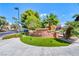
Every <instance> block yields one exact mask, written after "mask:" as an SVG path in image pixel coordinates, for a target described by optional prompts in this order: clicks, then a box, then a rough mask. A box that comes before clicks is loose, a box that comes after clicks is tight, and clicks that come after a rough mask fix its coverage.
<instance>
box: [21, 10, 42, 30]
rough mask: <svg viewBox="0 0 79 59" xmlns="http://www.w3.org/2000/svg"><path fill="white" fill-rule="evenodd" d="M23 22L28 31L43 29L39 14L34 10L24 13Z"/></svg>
mask: <svg viewBox="0 0 79 59" xmlns="http://www.w3.org/2000/svg"><path fill="white" fill-rule="evenodd" d="M21 21H22V23H24V24H25V25H23V27H27V28H28V29H36V28H39V27H41V22H40V17H39V14H38V12H35V11H33V10H27V11H25V12H24V13H22V15H21Z"/></svg>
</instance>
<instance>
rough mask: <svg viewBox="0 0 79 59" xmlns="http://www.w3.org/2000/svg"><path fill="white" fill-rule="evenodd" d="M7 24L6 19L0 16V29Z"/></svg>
mask: <svg viewBox="0 0 79 59" xmlns="http://www.w3.org/2000/svg"><path fill="white" fill-rule="evenodd" d="M7 24H8V22H7V21H6V17H4V16H0V28H1V29H2V27H3V26H4V25H7Z"/></svg>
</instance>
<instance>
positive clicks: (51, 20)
mask: <svg viewBox="0 0 79 59" xmlns="http://www.w3.org/2000/svg"><path fill="white" fill-rule="evenodd" d="M59 22H60V21H59V20H58V18H57V16H56V15H54V14H53V13H50V14H49V15H46V17H45V18H44V20H43V21H42V27H46V25H47V24H49V25H50V26H51V25H58V24H59Z"/></svg>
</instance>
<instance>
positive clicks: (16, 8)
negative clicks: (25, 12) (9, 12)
mask: <svg viewBox="0 0 79 59" xmlns="http://www.w3.org/2000/svg"><path fill="white" fill-rule="evenodd" d="M14 9H15V10H17V11H18V20H20V10H19V8H18V7H15V8H14ZM18 26H20V25H19V24H18ZM19 31H20V28H19Z"/></svg>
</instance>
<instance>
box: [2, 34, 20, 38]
mask: <svg viewBox="0 0 79 59" xmlns="http://www.w3.org/2000/svg"><path fill="white" fill-rule="evenodd" d="M20 36H21V35H20V34H19V33H18V34H10V35H6V36H4V37H3V38H2V39H10V38H17V37H20Z"/></svg>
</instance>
